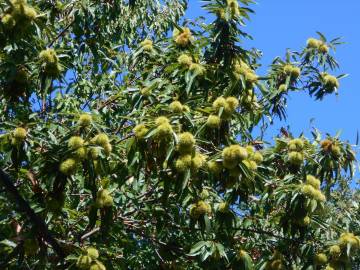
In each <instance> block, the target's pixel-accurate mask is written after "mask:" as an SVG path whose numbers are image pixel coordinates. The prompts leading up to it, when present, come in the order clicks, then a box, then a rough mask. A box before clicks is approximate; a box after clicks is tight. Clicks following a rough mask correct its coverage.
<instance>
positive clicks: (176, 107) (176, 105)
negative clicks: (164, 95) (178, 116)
mask: <svg viewBox="0 0 360 270" xmlns="http://www.w3.org/2000/svg"><path fill="white" fill-rule="evenodd" d="M169 108H170V110H171V111H172V112H173V113H182V112H183V110H184V107H183V105H182V104H181V102H180V101H177V100H175V101H173V102H171V103H170V105H169Z"/></svg>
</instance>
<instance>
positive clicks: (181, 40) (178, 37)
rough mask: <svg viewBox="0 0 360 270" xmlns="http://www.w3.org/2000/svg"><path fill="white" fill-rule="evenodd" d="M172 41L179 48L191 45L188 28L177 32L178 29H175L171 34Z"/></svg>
mask: <svg viewBox="0 0 360 270" xmlns="http://www.w3.org/2000/svg"><path fill="white" fill-rule="evenodd" d="M173 39H174V41H175V43H176V44H177V45H179V46H181V47H186V46H187V45H189V44H190V43H191V40H192V39H193V38H192V35H191V31H190V29H189V28H187V27H184V28H182V29H181V31H179V29H177V28H175V29H174V32H173Z"/></svg>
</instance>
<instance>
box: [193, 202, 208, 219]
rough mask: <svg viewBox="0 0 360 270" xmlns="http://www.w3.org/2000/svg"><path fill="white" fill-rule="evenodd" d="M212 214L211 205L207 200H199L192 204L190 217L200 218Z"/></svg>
mask: <svg viewBox="0 0 360 270" xmlns="http://www.w3.org/2000/svg"><path fill="white" fill-rule="evenodd" d="M205 214H207V215H210V214H211V206H210V205H209V204H208V203H207V202H205V201H198V202H197V203H195V204H192V205H191V207H190V217H191V218H193V219H199V218H200V217H201V216H203V215H205Z"/></svg>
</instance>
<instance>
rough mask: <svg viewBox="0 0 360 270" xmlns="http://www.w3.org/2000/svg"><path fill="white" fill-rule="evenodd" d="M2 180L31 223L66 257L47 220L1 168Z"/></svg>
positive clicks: (58, 252)
mask: <svg viewBox="0 0 360 270" xmlns="http://www.w3.org/2000/svg"><path fill="white" fill-rule="evenodd" d="M0 182H1V183H2V184H3V185H4V187H5V189H6V190H7V192H8V193H9V194H11V196H12V197H13V199H14V200H15V202H16V204H17V205H18V206H19V208H20V210H21V211H22V212H23V213H24V214H26V216H27V217H28V218H29V219H30V221H31V223H32V224H33V225H34V226H35V228H36V229H37V232H38V233H39V235H41V236H42V237H43V238H44V240H45V241H46V242H48V243H49V244H50V245H51V246H52V248H53V249H54V251H55V253H56V254H57V255H58V256H59V257H60V258H61V259H63V258H65V253H64V251H63V250H62V248H61V247H60V245H59V243H58V242H57V241H56V240H55V238H54V237H53V236H52V235H51V233H50V232H49V230H48V227H47V225H46V224H45V222H44V221H43V220H42V219H41V218H40V217H39V216H38V215H37V214H36V213H35V212H34V210H33V209H32V208H31V207H30V205H29V204H28V203H27V202H26V201H25V200H24V198H23V197H22V196H21V195H20V193H19V192H18V190H17V189H16V187H15V186H14V184H13V182H12V180H11V179H10V177H9V176H8V175H7V174H6V173H4V172H3V170H1V169H0Z"/></svg>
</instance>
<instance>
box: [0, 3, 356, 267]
mask: <svg viewBox="0 0 360 270" xmlns="http://www.w3.org/2000/svg"><path fill="white" fill-rule="evenodd" d="M203 4H204V5H203V8H204V9H206V10H207V11H208V12H209V14H210V18H213V21H212V22H211V23H210V24H208V23H206V22H205V21H203V20H202V19H201V18H199V19H198V20H196V21H190V20H185V19H183V15H184V12H185V10H186V7H187V3H186V1H184V0H171V1H170V0H169V1H152V0H129V1H122V0H121V1H120V0H118V1H116V0H103V1H97V0H61V1H55V0H36V1H35V0H33V1H30V0H28V1H26V0H5V1H2V2H1V3H0V17H1V23H0V96H1V104H0V110H1V114H0V123H1V126H0V132H1V135H0V167H1V168H2V170H3V171H4V172H5V174H1V175H0V180H1V181H0V206H1V207H0V255H1V256H0V266H1V267H0V268H1V269H58V268H59V269H91V270H101V269H244V270H249V269H266V270H280V269H307V270H312V269H313V270H316V269H326V270H333V269H358V267H359V261H360V260H359V259H360V258H359V256H358V251H359V248H360V239H359V237H358V236H357V235H359V234H360V224H359V220H360V214H359V213H360V212H359V206H358V203H357V202H358V199H359V194H358V192H357V191H355V190H353V188H351V186H350V183H351V179H352V177H353V175H354V168H355V153H354V151H353V149H352V146H351V145H349V143H347V142H343V141H341V140H340V138H339V135H336V136H330V135H329V134H326V135H322V134H321V133H320V132H319V131H318V130H314V131H313V133H312V135H313V136H312V137H311V138H306V137H305V136H303V135H302V134H298V135H297V136H295V135H294V134H292V133H291V132H290V131H289V130H285V129H282V130H281V134H277V135H276V134H274V141H273V142H266V141H265V140H264V136H265V134H267V128H268V126H269V125H272V124H273V123H275V122H279V121H282V120H283V119H284V118H286V105H287V98H288V96H289V95H291V92H293V91H308V93H309V94H310V96H312V97H314V98H315V99H316V100H322V99H323V98H325V97H326V95H330V94H334V93H337V90H338V88H339V87H340V81H341V79H342V78H343V77H344V76H345V75H336V74H338V71H337V69H338V68H339V65H338V63H337V62H336V60H335V59H334V58H333V51H334V50H335V49H336V46H338V45H339V44H341V41H340V40H339V39H333V40H331V41H328V40H327V39H326V38H325V36H324V35H322V34H321V33H318V37H317V38H309V39H308V40H307V42H306V44H305V45H304V46H303V48H301V49H300V50H298V51H293V50H289V51H287V52H286V55H285V56H284V58H280V57H278V58H276V59H274V61H273V63H272V65H271V66H270V67H269V68H268V72H267V73H266V74H261V75H260V74H259V72H258V71H257V70H258V68H259V67H260V60H261V51H260V50H258V49H246V48H245V47H243V46H242V44H243V42H244V41H245V40H246V39H248V38H250V36H249V34H248V33H245V32H244V31H243V29H244V28H243V25H245V23H246V22H247V21H248V20H249V18H250V17H249V16H250V15H251V13H253V11H252V10H251V5H252V4H253V2H252V0H240V1H237V0H227V1H226V0H206V1H203ZM304 43H305V42H304ZM267 136H268V135H267Z"/></svg>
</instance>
